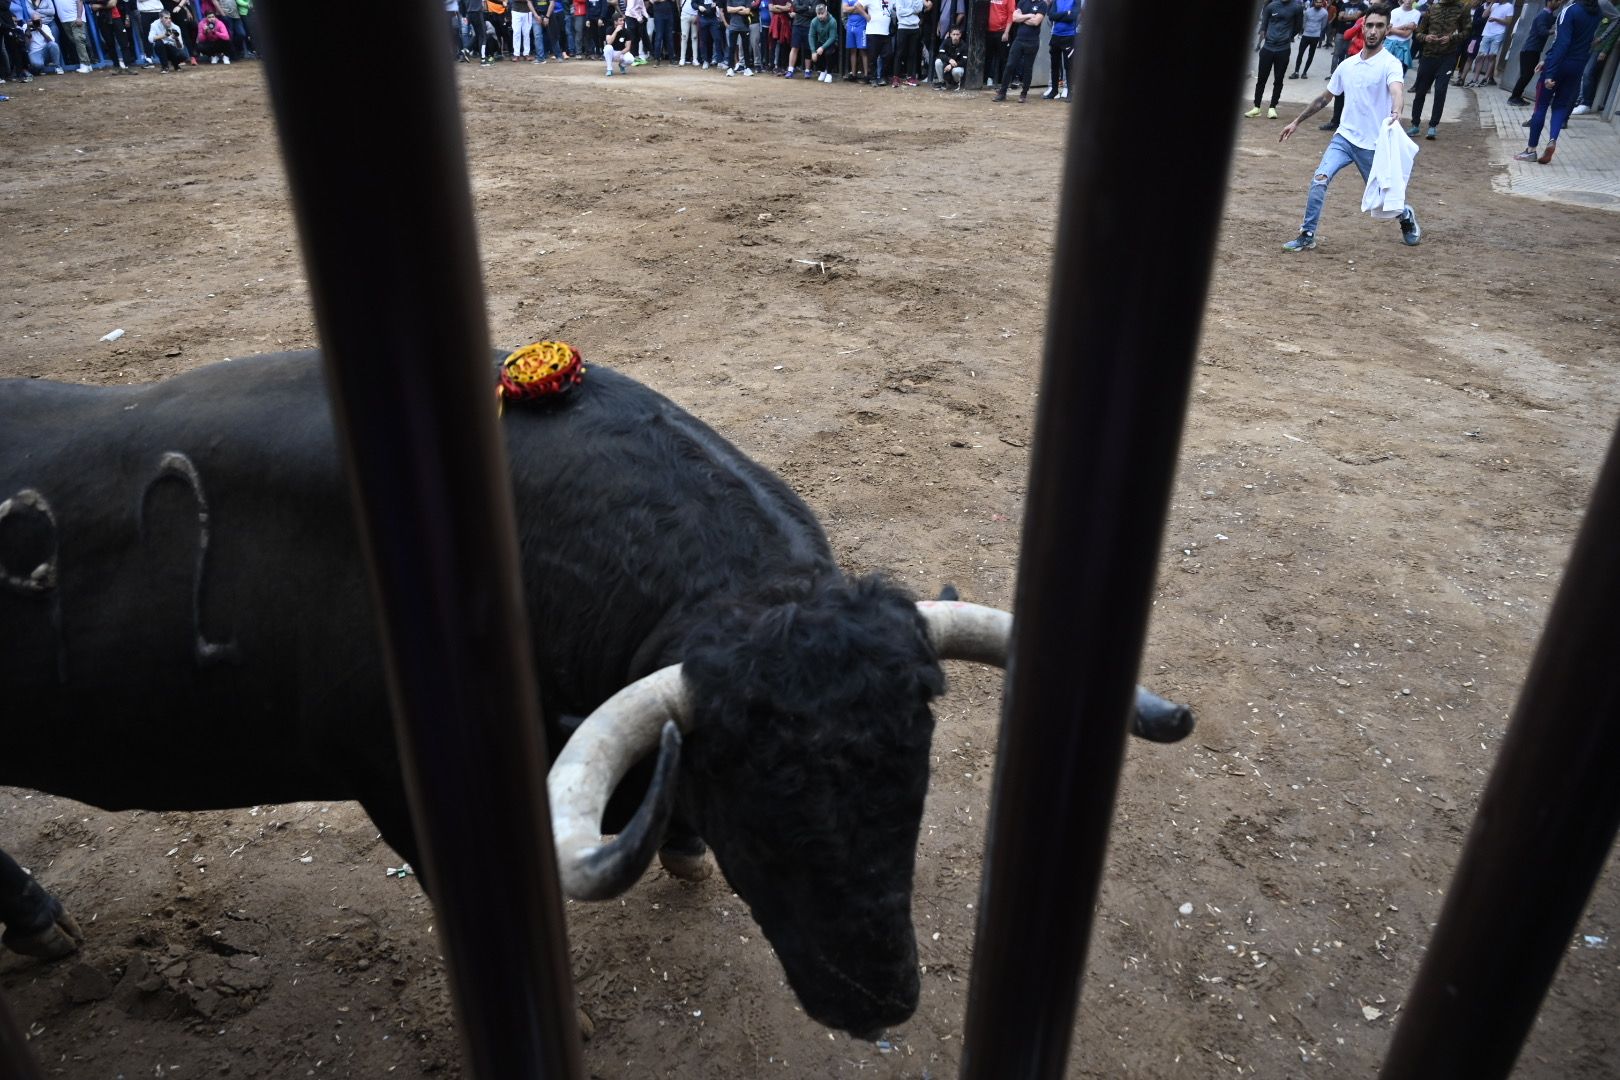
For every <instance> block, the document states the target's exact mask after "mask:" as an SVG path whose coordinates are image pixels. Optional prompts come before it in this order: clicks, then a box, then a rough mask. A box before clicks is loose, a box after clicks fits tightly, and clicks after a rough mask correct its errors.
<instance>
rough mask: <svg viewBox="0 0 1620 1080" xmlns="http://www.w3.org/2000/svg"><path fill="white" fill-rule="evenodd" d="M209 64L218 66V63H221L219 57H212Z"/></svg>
mask: <svg viewBox="0 0 1620 1080" xmlns="http://www.w3.org/2000/svg"><path fill="white" fill-rule="evenodd" d="M208 62H209V63H210V64H217V63H219V57H217V56H214V57H210V58H209V60H208Z"/></svg>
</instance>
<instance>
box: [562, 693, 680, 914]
mask: <svg viewBox="0 0 1620 1080" xmlns="http://www.w3.org/2000/svg"><path fill="white" fill-rule="evenodd" d="M691 715H692V709H691V705H690V703H689V701H688V698H687V694H686V686H685V684H684V683H683V682H682V680H681V666H680V665H679V664H672V665H670V666H669V667H667V668H664V669H662V670H661V671H655V672H653V673H652V674H651V675H648V676H646V677H645V678H642V679H638V680H637V681H635V682H633V683H631V684H630V685H629V686H627V687H625V688H624V689H623V690H620V691H619V692H618V693H617V694H614V695H613V696H612V697H610V698H608V699H607V700H606V701H604V702H603V703H602V704H601V705H600V706H599V707H598V708H597V709H596V711H595V712H593V713H591V715H590V716H588V717H586V718H585V721H584V722H583V723H582V724H580V726H579V729H578V730H577V731H575V732H574V734H573V735H572V737H570V738H569V740H568V742H567V744H566V745H564V746H563V749H562V753H561V754H559V755H558V756H557V761H556V763H555V764H554V765H552V766H551V772H550V773H549V774H548V775H547V777H546V791H547V794H548V796H549V797H550V802H551V831H552V836H553V838H554V840H555V843H556V846H557V870H558V873H559V875H560V876H561V878H562V889H563V892H564V894H566V895H567V896H570V897H572V898H574V899H575V900H607V899H610V898H612V897H614V896H617V895H619V894H620V893H622V892H624V891H625V890H626V889H628V888H629V887H630V886H632V885H634V884H635V883H636V880H637V879H638V878H640V877H641V874H642V871H644V870H646V869H647V864H648V863H650V862H651V861H652V857H653V855H654V854H655V853H656V852H657V850H658V845H659V843H660V842H662V840H663V836H664V826H665V825H666V824H667V823H668V822H669V814H670V810H671V809H672V808H673V807H674V805H675V779H676V777H675V771H676V765H677V764H678V763H679V761H680V746H681V736H680V732H681V730H684V729H686V728H687V727H688V726H689V725H690V723H691ZM654 746H658V747H659V751H658V765H657V768H656V769H655V771H654V773H653V781H652V784H651V786H649V787H648V789H647V794H646V797H645V798H643V799H642V801H641V807H640V809H638V810H637V811H636V815H635V817H633V818H632V819H631V820H630V824H629V825H628V826H627V827H626V828H625V830H624V832H622V833H620V834H619V835H618V836H616V837H614V838H613V839H611V840H607V841H604V840H603V839H602V815H603V814H604V813H605V812H606V810H607V804H608V798H609V797H610V796H611V795H612V794H613V789H614V788H616V787H617V786H618V785H619V781H621V780H623V779H624V775H625V773H627V772H629V771H630V767H631V766H632V765H634V764H635V763H636V762H637V761H639V760H640V759H641V758H642V757H643V756H644V755H645V754H646V753H647V752H648V751H650V750H651V749H653V747H654Z"/></svg>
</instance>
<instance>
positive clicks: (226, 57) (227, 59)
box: [220, 56, 231, 67]
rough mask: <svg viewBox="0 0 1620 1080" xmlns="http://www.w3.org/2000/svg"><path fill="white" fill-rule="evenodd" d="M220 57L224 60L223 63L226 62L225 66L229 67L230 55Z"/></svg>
mask: <svg viewBox="0 0 1620 1080" xmlns="http://www.w3.org/2000/svg"><path fill="white" fill-rule="evenodd" d="M220 59H221V60H223V61H225V64H226V66H227V67H229V66H230V63H231V58H230V57H228V56H222V57H220Z"/></svg>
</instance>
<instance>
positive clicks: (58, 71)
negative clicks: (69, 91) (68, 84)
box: [56, 68, 67, 75]
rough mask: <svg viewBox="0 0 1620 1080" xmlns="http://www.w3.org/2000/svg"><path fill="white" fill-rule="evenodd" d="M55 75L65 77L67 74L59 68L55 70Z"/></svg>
mask: <svg viewBox="0 0 1620 1080" xmlns="http://www.w3.org/2000/svg"><path fill="white" fill-rule="evenodd" d="M56 73H57V74H58V75H66V74H67V72H66V71H64V70H62V69H61V68H57V69H56Z"/></svg>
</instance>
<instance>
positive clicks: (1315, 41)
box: [1288, 0, 1333, 79]
mask: <svg viewBox="0 0 1620 1080" xmlns="http://www.w3.org/2000/svg"><path fill="white" fill-rule="evenodd" d="M1332 15H1333V13H1332V12H1330V11H1329V10H1328V5H1327V0H1311V4H1310V6H1309V7H1307V8H1306V9H1305V16H1304V23H1303V29H1302V30H1301V32H1300V38H1299V52H1297V53H1295V54H1294V71H1293V74H1291V75H1289V76H1288V77H1289V78H1290V79H1300V78H1304V77H1306V76H1308V75H1310V73H1311V62H1312V61H1313V60H1315V59H1316V47H1317V46H1318V45H1320V44H1322V38H1323V37H1324V36H1325V35H1326V34H1327V28H1328V20H1329V19H1331V18H1332ZM1301 63H1303V64H1304V65H1305V70H1304V71H1303V72H1302V71H1300V64H1301Z"/></svg>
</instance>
